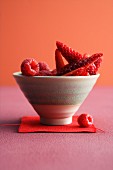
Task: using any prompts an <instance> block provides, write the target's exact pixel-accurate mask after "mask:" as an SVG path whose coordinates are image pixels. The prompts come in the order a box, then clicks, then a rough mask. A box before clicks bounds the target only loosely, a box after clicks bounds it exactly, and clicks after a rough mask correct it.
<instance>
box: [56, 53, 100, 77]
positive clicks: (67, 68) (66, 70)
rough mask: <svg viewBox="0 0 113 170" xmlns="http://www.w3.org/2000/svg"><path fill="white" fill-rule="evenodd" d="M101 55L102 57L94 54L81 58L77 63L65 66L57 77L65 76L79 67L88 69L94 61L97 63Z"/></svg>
mask: <svg viewBox="0 0 113 170" xmlns="http://www.w3.org/2000/svg"><path fill="white" fill-rule="evenodd" d="M102 55H103V54H102V53H96V54H93V55H92V56H90V57H87V58H83V59H81V60H79V61H77V62H73V63H70V64H67V65H65V66H64V67H63V68H61V70H60V72H58V75H65V74H66V73H69V72H70V71H73V70H76V69H78V68H80V67H89V66H90V65H91V64H93V63H94V62H95V61H97V60H98V59H99V58H100V57H101V56H102Z"/></svg>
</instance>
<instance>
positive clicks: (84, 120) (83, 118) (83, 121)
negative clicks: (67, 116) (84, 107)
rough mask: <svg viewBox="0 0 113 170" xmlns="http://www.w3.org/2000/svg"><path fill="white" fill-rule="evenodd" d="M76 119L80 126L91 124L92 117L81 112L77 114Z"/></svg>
mask: <svg viewBox="0 0 113 170" xmlns="http://www.w3.org/2000/svg"><path fill="white" fill-rule="evenodd" d="M77 121H78V124H79V125H80V126H81V127H89V126H91V125H93V117H92V116H91V115H89V114H87V113H83V114H81V115H80V116H78V119H77Z"/></svg>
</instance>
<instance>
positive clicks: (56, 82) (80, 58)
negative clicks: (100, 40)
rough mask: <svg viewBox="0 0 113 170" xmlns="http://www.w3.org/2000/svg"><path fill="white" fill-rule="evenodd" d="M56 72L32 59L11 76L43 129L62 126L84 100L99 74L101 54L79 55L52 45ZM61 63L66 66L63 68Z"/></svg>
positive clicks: (65, 48) (59, 43) (66, 48)
mask: <svg viewBox="0 0 113 170" xmlns="http://www.w3.org/2000/svg"><path fill="white" fill-rule="evenodd" d="M56 46H57V48H56V50H55V63H56V68H55V69H53V70H51V69H50V68H49V66H48V64H47V63H46V62H37V61H36V60H35V59H34V58H28V59H25V60H24V61H23V62H22V63H21V66H20V68H21V72H15V73H13V76H14V78H15V80H16V82H17V84H18V85H19V87H20V89H21V91H22V93H23V94H24V96H25V97H26V99H27V100H28V102H29V103H30V104H31V105H32V107H33V108H34V110H35V111H36V112H37V114H38V115H39V116H40V123H42V124H45V125H66V124H71V123H72V117H73V115H74V114H75V113H76V112H77V110H78V109H79V107H80V106H81V104H82V103H83V102H84V100H85V99H86V98H87V96H88V94H89V93H90V92H91V90H92V88H93V87H94V85H95V83H96V81H97V79H98V78H99V76H100V74H99V73H98V69H99V67H100V64H101V62H102V56H103V54H102V53H95V54H93V55H87V54H84V55H82V54H80V53H78V52H76V51H75V50H73V49H72V48H70V47H68V46H67V45H64V44H63V43H61V42H58V41H57V42H56ZM64 59H65V60H66V61H67V64H64Z"/></svg>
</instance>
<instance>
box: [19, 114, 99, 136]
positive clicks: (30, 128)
mask: <svg viewBox="0 0 113 170" xmlns="http://www.w3.org/2000/svg"><path fill="white" fill-rule="evenodd" d="M77 117H78V116H73V119H72V123H71V124H69V125H58V126H50V125H49V126H48V125H42V124H40V117H39V116H26V117H22V119H21V124H20V126H19V129H18V132H23V133H29V132H48V133H49V132H96V127H95V126H94V125H92V126H90V127H85V128H83V127H80V126H79V125H78V123H77Z"/></svg>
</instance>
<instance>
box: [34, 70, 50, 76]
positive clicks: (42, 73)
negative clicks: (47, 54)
mask: <svg viewBox="0 0 113 170" xmlns="http://www.w3.org/2000/svg"><path fill="white" fill-rule="evenodd" d="M51 75H52V73H51V71H49V70H41V71H39V73H38V74H37V76H51Z"/></svg>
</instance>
